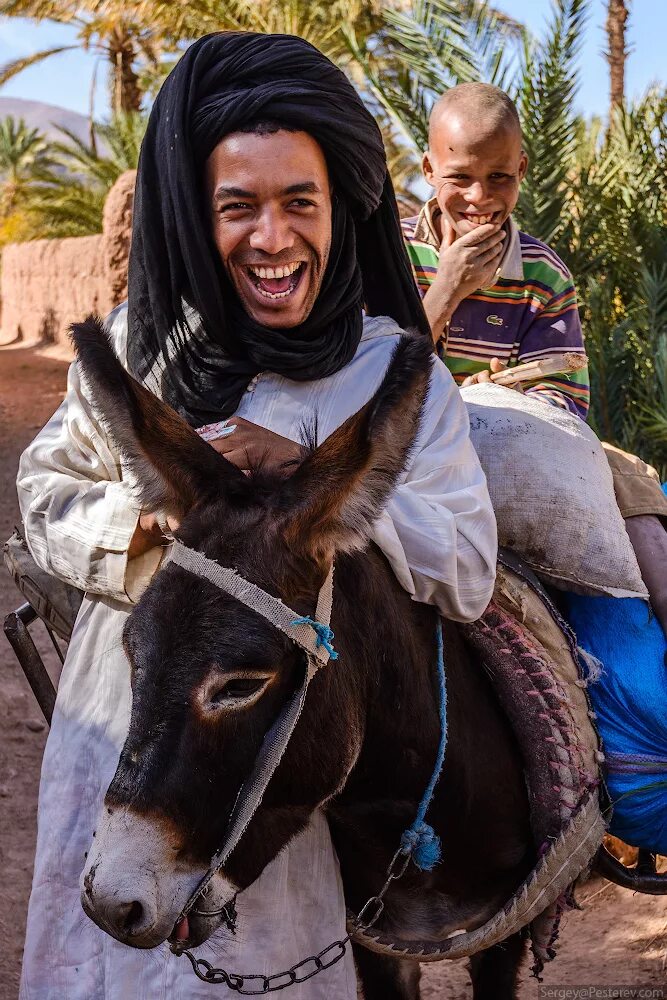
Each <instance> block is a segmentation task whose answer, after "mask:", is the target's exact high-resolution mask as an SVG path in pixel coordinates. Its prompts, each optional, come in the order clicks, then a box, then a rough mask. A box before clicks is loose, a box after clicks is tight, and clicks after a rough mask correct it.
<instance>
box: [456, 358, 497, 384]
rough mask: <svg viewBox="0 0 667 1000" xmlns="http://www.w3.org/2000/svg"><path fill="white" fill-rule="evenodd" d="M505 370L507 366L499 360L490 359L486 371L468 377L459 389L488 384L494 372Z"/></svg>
mask: <svg viewBox="0 0 667 1000" xmlns="http://www.w3.org/2000/svg"><path fill="white" fill-rule="evenodd" d="M505 368H507V365H506V364H504V363H503V362H502V361H501V360H500V359H499V358H491V360H490V361H489V368H488V369H487V371H484V372H477V374H476V375H468V378H466V379H464V380H463V382H461V388H462V389H463V387H464V386H466V385H477V384H478V383H479V382H490V381H491V376H492V375H495V374H496V372H502V371H504V370H505Z"/></svg>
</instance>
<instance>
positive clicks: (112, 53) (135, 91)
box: [108, 28, 143, 115]
mask: <svg viewBox="0 0 667 1000" xmlns="http://www.w3.org/2000/svg"><path fill="white" fill-rule="evenodd" d="M108 46H109V48H108V51H109V61H110V63H111V78H112V81H113V83H112V87H113V94H112V105H111V106H112V108H113V113H114V114H115V115H117V114H120V113H121V112H127V111H139V110H141V99H142V97H143V94H142V92H141V90H140V88H139V77H138V76H137V74H136V73H135V71H134V61H135V58H136V51H135V47H134V43H133V40H132V37H131V35H130V34H129V32H127V31H125V30H124V29H123V28H118V29H116V31H115V32H114V34H113V36H112V37H111V38H109V41H108Z"/></svg>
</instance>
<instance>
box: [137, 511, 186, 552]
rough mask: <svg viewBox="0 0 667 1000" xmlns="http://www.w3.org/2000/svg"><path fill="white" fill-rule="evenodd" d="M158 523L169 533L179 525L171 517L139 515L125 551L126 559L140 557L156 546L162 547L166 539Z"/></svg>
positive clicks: (175, 519)
mask: <svg viewBox="0 0 667 1000" xmlns="http://www.w3.org/2000/svg"><path fill="white" fill-rule="evenodd" d="M159 522H161V523H162V526H164V527H166V528H167V529H168V530H169V531H176V529H177V528H178V525H179V523H180V522H179V521H178V519H177V518H175V517H172V516H171V515H170V516H168V517H166V518H160V517H159V516H158V515H157V514H140V515H139V520H138V522H137V526H136V528H135V529H134V534H133V535H132V539H131V541H130V545H129V548H128V550H127V558H128V559H134V558H136V556H141V555H143V554H144V552H148V550H149V549H152V548H154V547H155V546H156V545H164V543H165V542H166V538H165V536H164V532H163V529H162V526H161V524H160V523H159Z"/></svg>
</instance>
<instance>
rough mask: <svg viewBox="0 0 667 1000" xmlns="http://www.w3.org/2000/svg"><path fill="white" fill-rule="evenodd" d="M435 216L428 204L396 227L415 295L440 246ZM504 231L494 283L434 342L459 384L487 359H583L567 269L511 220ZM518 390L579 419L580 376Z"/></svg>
mask: <svg viewBox="0 0 667 1000" xmlns="http://www.w3.org/2000/svg"><path fill="white" fill-rule="evenodd" d="M439 213H440V209H439V208H438V203H437V201H436V199H435V198H432V199H431V200H430V201H429V202H427V203H426V205H424V207H423V208H422V210H421V212H420V213H419V215H418V216H417V217H415V218H412V219H404V220H403V221H402V223H401V226H402V228H403V238H404V239H405V244H406V247H407V251H408V256H409V258H410V263H411V265H412V271H413V274H414V276H415V280H416V282H417V285H418V287H419V290H420V292H421V294H422V296H423V295H425V294H426V290H427V289H428V288H429V286H430V285H431V283H432V282H433V280H434V279H435V276H436V273H437V270H438V259H439V249H440V240H439V238H438V235H437V232H436V229H435V226H434V224H433V220H434V218H435V217H436V215H437V214H439ZM505 229H506V230H507V233H508V238H506V241H505V242H506V246H505V248H504V251H503V256H502V259H501V263H500V266H499V268H498V271H497V272H496V275H497V277H496V281H495V284H493V285H491V286H490V287H489V288H479V289H478V290H477V291H476V292H473V294H472V295H469V296H468V297H467V298H466V299H464V300H463V302H461V304H460V305H459V306H458V307H457V309H456V310H455V312H454V314H453V315H452V318H451V320H450V322H449V324H448V326H447V328H446V329H445V331H444V333H443V335H442V337H441V338H440V341H439V342H438V353H439V354H440V357H441V358H442V360H443V361H444V362H445V364H446V365H447V367H448V368H449V370H450V371H451V373H452V375H453V376H454V378H455V379H456V381H457V383H458V384H459V385H460V384H461V382H462V381H463V380H464V379H465V378H466V377H467V376H468V375H475V374H476V373H477V372H480V371H484V370H485V369H488V367H489V361H490V360H491V358H499V359H500V360H501V361H504V362H505V363H506V364H507V365H509V366H510V367H511V366H513V365H517V364H519V363H523V362H524V361H535V360H537V359H538V358H545V357H547V356H548V355H550V354H560V353H562V352H563V351H575V352H577V353H579V354H582V353H584V338H583V334H582V331H581V324H580V322H579V311H578V309H577V293H576V291H575V288H574V284H573V281H572V275H571V274H570V272H569V271H568V269H567V267H566V266H565V264H563V262H562V260H561V259H560V258H559V257H558V255H557V254H555V253H554V251H553V250H552V249H551V248H550V247H548V246H547V245H546V244H545V243H541V242H540V241H539V240H537V239H535V237H534V236H528V235H527V234H526V233H522V232H519V229H518V227H517V225H516V223H515V222H514V220H513V219H512V218H511V217H510V219H508V221H507V222H506V223H505ZM524 389H525V391H526V392H530V393H539V395H540V397H541V398H543V399H544V400H545V401H547V402H549V403H553V404H555V405H557V406H561V407H563V408H565V409H568V410H570V411H571V412H572V413H575V414H577V415H578V416H580V417H582V419H584V420H585V419H586V414H587V413H588V405H589V398H590V394H589V386H588V372H587V370H586V369H583V370H582V371H579V372H573V373H572V374H570V375H568V376H565V375H550V376H549V377H548V378H544V379H542V380H539V381H538V380H536V381H535V382H528V383H525V384H524Z"/></svg>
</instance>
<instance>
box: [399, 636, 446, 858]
mask: <svg viewBox="0 0 667 1000" xmlns="http://www.w3.org/2000/svg"><path fill="white" fill-rule="evenodd" d="M436 640H437V652H438V700H439V705H438V712H439V715H440V745H439V746H438V755H437V757H436V761H435V767H434V768H433V774H432V775H431V780H430V781H429V783H428V785H427V786H426V791H425V792H424V794H423V796H422V800H421V802H420V803H419V808H418V809H417V815H416V816H415V819H414V822H413V824H412V826H411V827H410V828H409V829H407V830H406V831H405V832H404V834H403V836H402V837H401V848H400V849H401V851H402V853H403V854H410V855H412V860H413V861H414V863H415V864H416V865H417V868H421V870H422V871H431V869H432V868H433V867H434V866H435V865H437V864H438V862H439V861H440V859H441V853H442V852H441V845H440V837H438V835H437V834H436V832H435V830H434V829H433V827H432V826H430V825H429V824H428V823H426V822H425V818H426V813H427V811H428V807H429V806H430V804H431V800H432V798H433V793H434V792H435V786H436V785H437V783H438V779H439V777H440V774H441V772H442V767H443V764H444V763H445V750H446V749H447V684H446V680H445V653H444V645H443V639H442V622H441V621H440V619H439V618H438V626H437V629H436Z"/></svg>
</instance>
